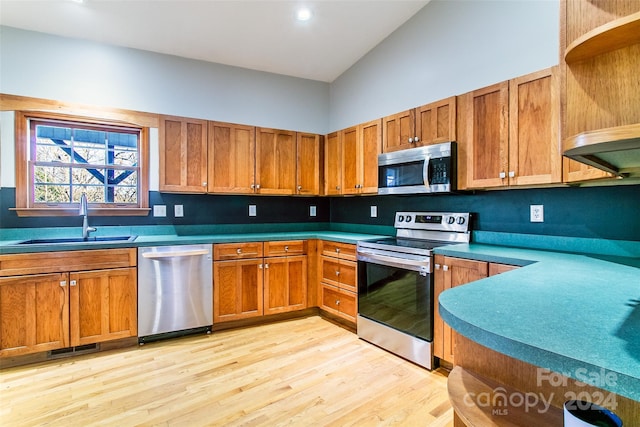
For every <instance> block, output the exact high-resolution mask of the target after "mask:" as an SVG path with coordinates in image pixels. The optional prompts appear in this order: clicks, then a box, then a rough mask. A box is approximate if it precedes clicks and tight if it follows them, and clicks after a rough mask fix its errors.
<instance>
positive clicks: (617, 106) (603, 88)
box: [560, 0, 640, 182]
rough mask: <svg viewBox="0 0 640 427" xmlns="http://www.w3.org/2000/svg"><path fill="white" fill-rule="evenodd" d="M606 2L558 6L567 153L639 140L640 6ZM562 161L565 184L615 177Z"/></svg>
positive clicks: (575, 1) (578, 0)
mask: <svg viewBox="0 0 640 427" xmlns="http://www.w3.org/2000/svg"><path fill="white" fill-rule="evenodd" d="M605 3H606V7H604V3H603V4H600V3H599V2H594V1H589V0H572V1H562V2H560V52H561V54H562V55H563V56H564V60H563V61H561V66H562V106H563V111H562V139H563V149H564V150H565V151H566V150H569V149H572V148H578V147H580V146H583V145H588V144H589V143H590V142H601V141H609V142H602V143H603V144H607V143H616V142H617V140H621V139H633V138H635V139H637V138H640V109H639V108H638V107H637V106H638V105H639V104H640V85H638V70H639V69H640V2H638V1H617V2H605ZM585 157H589V156H585ZM564 161H565V172H564V181H565V182H580V181H589V180H594V179H602V178H611V177H614V175H613V174H610V173H608V172H604V171H602V170H600V169H596V168H594V167H592V166H587V165H585V164H582V163H578V162H576V161H574V160H570V159H568V158H566V159H565V160H564ZM596 163H602V161H601V160H599V161H596ZM614 169H616V168H615V167H614ZM617 172H619V173H625V172H626V171H625V170H617Z"/></svg>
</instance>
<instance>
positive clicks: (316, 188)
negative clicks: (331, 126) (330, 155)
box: [296, 132, 322, 196]
mask: <svg viewBox="0 0 640 427" xmlns="http://www.w3.org/2000/svg"><path fill="white" fill-rule="evenodd" d="M320 148H321V137H320V135H316V134H311V133H302V132H298V135H297V149H296V155H297V160H296V194H301V195H305V196H317V195H319V194H320V179H321V176H322V174H321V173H320V167H321V162H320Z"/></svg>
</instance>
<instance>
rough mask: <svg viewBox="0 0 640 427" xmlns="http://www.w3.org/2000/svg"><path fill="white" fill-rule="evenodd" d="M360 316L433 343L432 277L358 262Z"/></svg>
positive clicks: (406, 270)
mask: <svg viewBox="0 0 640 427" xmlns="http://www.w3.org/2000/svg"><path fill="white" fill-rule="evenodd" d="M393 264H396V263H393ZM418 270H420V269H418ZM358 314H359V315H360V316H362V317H366V318H367V319H369V320H372V321H375V322H378V323H381V324H383V325H386V326H389V327H391V328H393V329H396V330H398V331H400V332H404V333H405V334H408V335H411V336H414V337H416V338H419V339H422V340H425V341H432V340H433V278H432V275H431V274H429V273H425V272H424V271H416V270H415V269H409V268H403V267H401V266H399V265H397V264H396V265H387V264H386V263H384V262H381V263H377V262H372V261H364V260H359V261H358Z"/></svg>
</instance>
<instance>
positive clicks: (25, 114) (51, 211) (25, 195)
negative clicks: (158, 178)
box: [14, 111, 150, 216]
mask: <svg viewBox="0 0 640 427" xmlns="http://www.w3.org/2000/svg"><path fill="white" fill-rule="evenodd" d="M31 119H34V120H49V121H58V122H63V121H66V122H75V123H80V124H86V125H87V126H91V125H98V126H107V127H109V126H110V127H126V128H129V129H132V128H133V129H139V130H140V140H139V148H138V153H139V158H138V203H137V205H132V204H126V205H121V204H117V203H114V204H106V203H89V206H88V207H89V215H92V216H146V215H148V214H149V211H150V209H149V128H148V127H144V126H140V125H136V124H133V123H127V122H122V121H117V120H108V119H100V118H93V117H83V116H74V115H68V114H59V113H49V112H33V111H16V113H15V143H16V145H15V159H16V207H15V209H14V210H15V211H16V212H17V214H18V216H76V215H78V210H79V208H80V206H79V203H65V204H52V205H49V206H45V204H43V203H35V202H34V201H33V197H32V194H33V185H34V183H33V174H32V173H31V170H32V166H31V157H30V146H31V141H30V138H29V133H30V120H31Z"/></svg>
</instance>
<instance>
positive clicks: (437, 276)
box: [434, 255, 489, 363]
mask: <svg viewBox="0 0 640 427" xmlns="http://www.w3.org/2000/svg"><path fill="white" fill-rule="evenodd" d="M435 264H437V265H436V266H435V267H436V268H434V298H435V301H436V307H437V301H438V297H439V296H440V293H442V292H444V291H445V290H447V289H451V288H454V287H456V286H460V285H464V284H467V283H470V282H473V281H475V280H480V279H483V278H485V277H487V276H488V274H489V266H488V263H486V262H484V261H474V260H468V259H461V258H451V257H443V256H441V255H436V257H435ZM454 335H455V332H454V331H453V330H452V329H451V327H450V326H448V325H447V324H446V323H444V322H443V321H442V318H441V317H440V313H439V309H438V308H436V310H435V311H434V355H435V356H436V357H439V358H441V359H444V360H447V361H449V362H451V363H453V362H454V347H455V337H454Z"/></svg>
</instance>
